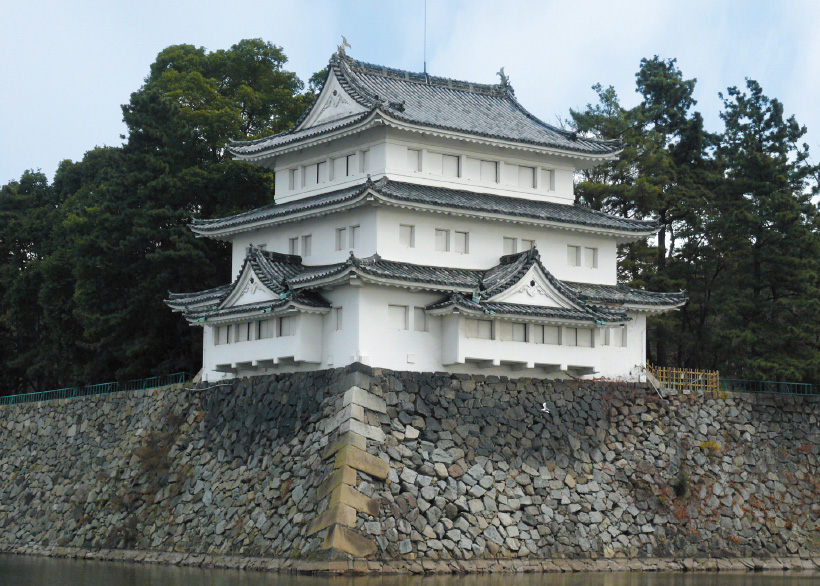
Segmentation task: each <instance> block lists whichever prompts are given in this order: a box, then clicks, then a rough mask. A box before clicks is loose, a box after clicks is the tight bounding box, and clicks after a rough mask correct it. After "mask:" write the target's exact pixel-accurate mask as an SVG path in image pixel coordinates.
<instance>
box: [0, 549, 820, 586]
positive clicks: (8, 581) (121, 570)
mask: <svg viewBox="0 0 820 586" xmlns="http://www.w3.org/2000/svg"><path fill="white" fill-rule="evenodd" d="M194 584H196V585H197V586H263V585H264V586H451V585H453V586H816V585H817V584H820V573H817V572H795V573H785V574H784V573H763V574H750V573H742V574H726V573H720V574H711V573H710V574H680V573H643V574H639V573H629V572H624V573H608V574H589V573H577V574H491V575H488V574H478V575H466V576H425V577H421V576H352V577H347V576H335V577H322V576H293V575H289V574H275V573H267V572H253V571H248V572H244V571H238V570H207V569H201V568H185V567H172V566H159V565H151V564H133V563H120V562H95V561H76V560H61V559H50V558H45V557H26V556H10V555H0V586H160V585H161V586H191V585H194Z"/></svg>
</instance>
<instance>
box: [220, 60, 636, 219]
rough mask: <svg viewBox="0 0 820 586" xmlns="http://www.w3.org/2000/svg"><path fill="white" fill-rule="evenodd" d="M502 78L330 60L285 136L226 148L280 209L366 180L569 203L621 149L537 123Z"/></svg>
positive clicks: (610, 143) (236, 144)
mask: <svg viewBox="0 0 820 586" xmlns="http://www.w3.org/2000/svg"><path fill="white" fill-rule="evenodd" d="M500 75H501V83H500V84H496V85H484V84H475V83H469V82H462V81H454V80H451V79H444V78H438V77H433V76H429V75H427V74H422V73H411V72H407V71H401V70H397V69H389V68H385V67H380V66H375V65H369V64H366V63H362V62H359V61H355V60H353V59H351V58H349V57H347V56H345V55H344V54H341V55H339V54H334V55H333V57H332V58H331V60H330V63H329V65H328V73H327V78H326V79H325V83H324V85H323V87H322V91H321V92H320V94H319V96H318V97H317V98H316V100H315V101H314V103H313V105H312V106H311V107H310V108H309V109H308V110H307V112H305V114H304V115H303V116H302V117H301V118H300V120H299V121H298V122H297V123H296V124H295V125H294V127H293V128H292V129H291V130H289V131H287V132H284V133H281V134H277V135H275V136H271V137H266V138H262V139H258V140H254V141H245V142H234V143H232V144H231V145H230V146H229V149H230V151H231V153H232V154H233V155H234V157H235V158H237V159H239V160H245V161H249V162H252V163H255V164H258V165H262V166H265V167H268V168H270V169H273V170H274V171H275V172H276V200H277V202H278V203H285V202H288V201H295V200H299V199H303V198H309V197H312V196H315V195H318V194H322V193H325V192H330V191H336V190H339V189H343V188H345V187H350V186H355V185H360V184H361V183H362V181H363V180H364V179H365V178H366V177H367V176H368V175H369V176H370V177H371V178H372V179H373V180H378V179H380V178H382V177H386V178H387V179H391V180H396V181H401V182H410V183H416V184H421V185H429V186H434V187H444V188H449V189H460V190H469V191H473V192H479V193H488V194H495V195H502V196H508V197H513V198H517V199H530V200H543V201H550V202H554V203H564V204H572V203H573V201H574V193H573V175H574V173H575V172H576V171H577V170H579V169H583V168H588V167H592V166H595V165H597V164H599V163H601V162H604V161H607V160H612V159H614V158H615V157H616V156H617V154H618V152H619V151H620V144H619V143H617V142H613V141H600V140H594V139H589V138H584V137H580V136H577V135H575V134H574V133H572V132H567V131H564V130H561V129H558V128H555V127H553V126H550V125H549V124H546V123H544V122H542V121H540V120H538V119H537V118H535V117H534V116H533V115H532V114H530V113H529V112H527V111H526V110H525V109H524V108H523V107H522V106H521V105H520V104H519V103H518V101H517V100H516V99H515V95H514V93H513V90H512V87H511V86H510V84H509V81H508V79H507V78H506V77H505V76H504V75H503V69H502V71H501V72H500Z"/></svg>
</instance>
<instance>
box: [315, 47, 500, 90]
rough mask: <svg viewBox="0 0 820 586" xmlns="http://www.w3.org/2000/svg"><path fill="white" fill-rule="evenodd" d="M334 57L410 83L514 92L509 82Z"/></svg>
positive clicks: (357, 68)
mask: <svg viewBox="0 0 820 586" xmlns="http://www.w3.org/2000/svg"><path fill="white" fill-rule="evenodd" d="M334 59H336V60H337V61H339V62H343V63H345V64H346V65H347V66H348V67H349V68H350V69H351V70H352V71H353V72H354V73H357V72H358V73H364V74H368V75H378V76H381V77H387V78H390V79H397V80H400V81H405V82H410V83H418V84H422V85H428V86H435V87H440V88H445V89H451V90H456V91H463V92H469V93H473V94H483V95H491V96H496V97H508V96H509V95H510V94H511V93H512V88H511V86H509V84H508V85H507V86H504V85H502V84H489V83H475V82H471V81H466V80H459V79H452V78H449V77H439V76H435V75H430V74H429V73H419V72H415V71H408V70H406V69H398V68H395V67H387V66H385V65H376V64H374V63H367V62H365V61H358V60H356V59H353V58H352V57H348V56H344V57H339V56H338V55H336V54H334V55H333V57H332V58H331V62H333V60H334Z"/></svg>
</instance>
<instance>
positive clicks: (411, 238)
mask: <svg viewBox="0 0 820 586" xmlns="http://www.w3.org/2000/svg"><path fill="white" fill-rule="evenodd" d="M399 244H400V245H401V246H404V247H405V248H415V247H416V227H415V226H408V225H406V224H399Z"/></svg>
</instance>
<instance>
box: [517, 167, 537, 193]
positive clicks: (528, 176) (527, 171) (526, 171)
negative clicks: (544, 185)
mask: <svg viewBox="0 0 820 586" xmlns="http://www.w3.org/2000/svg"><path fill="white" fill-rule="evenodd" d="M518 186H519V187H526V188H527V189H533V188H534V187H535V167H523V166H519V167H518Z"/></svg>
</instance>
